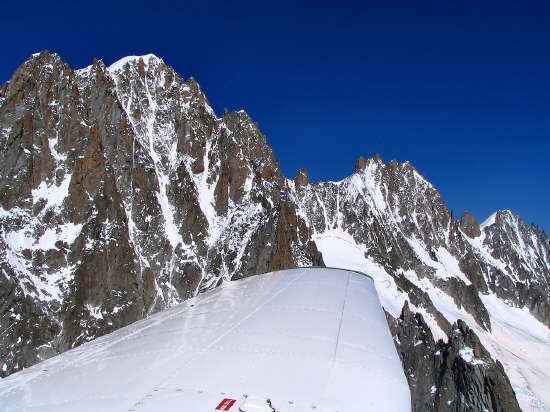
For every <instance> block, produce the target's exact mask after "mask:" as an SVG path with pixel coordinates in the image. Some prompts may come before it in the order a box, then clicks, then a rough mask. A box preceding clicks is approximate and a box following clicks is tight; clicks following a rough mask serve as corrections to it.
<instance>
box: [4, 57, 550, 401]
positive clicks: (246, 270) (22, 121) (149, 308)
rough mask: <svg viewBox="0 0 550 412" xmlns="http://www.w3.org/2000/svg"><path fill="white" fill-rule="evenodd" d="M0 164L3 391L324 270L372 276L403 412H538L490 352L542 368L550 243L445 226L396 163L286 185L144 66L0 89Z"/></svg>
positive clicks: (255, 141)
mask: <svg viewBox="0 0 550 412" xmlns="http://www.w3.org/2000/svg"><path fill="white" fill-rule="evenodd" d="M0 148H1V149H0V150H1V152H0V169H1V170H2V174H1V178H0V230H1V232H0V330H2V331H3V333H2V334H1V335H0V348H1V353H2V357H1V359H0V360H1V362H0V369H1V370H0V374H1V375H2V376H6V375H9V374H10V373H13V372H15V371H17V370H19V369H21V368H23V367H26V366H29V365H32V364H34V363H36V362H38V361H40V360H42V359H45V358H48V357H50V356H53V355H55V354H56V353H60V352H63V351H65V350H67V349H70V348H72V347H74V346H77V345H79V344H81V343H83V342H86V341H88V340H91V339H93V338H95V337H98V336H100V335H103V334H105V333H108V332H111V331H113V330H116V329H117V328H119V327H122V326H125V325H127V324H129V323H131V322H134V321H136V320H138V319H141V318H143V317H146V316H147V315H148V314H150V313H152V312H155V311H158V310H162V309H164V308H167V307H170V306H172V305H175V304H177V303H179V302H181V301H183V300H185V299H187V298H189V297H191V296H194V295H196V294H197V293H200V292H202V291H205V290H208V289H210V288H213V287H215V286H217V285H219V284H220V283H221V282H224V281H228V280H231V279H239V278H242V277H245V276H250V275H254V274H258V273H263V272H267V271H271V270H277V269H284V268H291V267H297V266H312V265H324V264H327V265H337V266H346V267H351V268H355V269H359V270H363V271H365V272H369V274H371V275H373V277H374V278H375V283H376V286H377V290H378V293H379V295H380V298H381V301H382V304H383V305H384V308H385V309H386V311H387V316H388V323H389V324H390V328H391V330H392V334H393V335H394V339H395V342H396V347H397V349H398V351H399V353H400V356H401V358H402V361H403V365H404V369H405V372H406V374H407V377H408V379H409V383H410V386H411V394H412V399H413V404H414V407H415V410H417V411H436V410H437V411H470V410H471V411H474V410H487V411H515V410H519V407H518V400H519V401H520V404H521V405H520V406H521V407H522V408H524V409H525V408H526V407H527V406H529V405H531V406H532V405H535V406H533V408H532V409H531V410H550V400H548V399H546V398H544V395H541V394H540V393H538V392H536V390H535V389H533V388H534V387H535V386H536V385H535V384H534V383H536V381H535V380H534V379H536V376H535V375H537V373H539V372H540V371H538V370H537V371H536V373H535V372H533V374H532V375H530V371H531V370H532V369H533V368H535V367H536V359H535V360H533V359H534V358H530V357H529V356H523V355H521V356H516V357H520V358H521V359H522V360H521V361H518V362H520V363H514V362H515V360H513V359H515V358H513V356H512V355H509V354H510V353H512V354H515V352H514V351H516V350H517V349H516V348H515V347H513V346H510V345H512V344H511V343H510V344H509V345H508V343H507V342H508V341H506V342H505V343H502V342H503V341H502V339H501V338H502V336H504V335H503V333H504V332H503V331H505V330H506V322H505V321H506V319H508V318H509V319H519V320H518V321H517V322H516V323H514V325H518V324H519V323H521V322H524V321H525V322H528V325H527V326H526V328H531V329H526V331H523V330H522V335H521V336H520V335H518V336H519V340H520V341H521V339H524V338H525V340H524V341H521V342H524V343H525V345H539V346H536V349H537V350H540V351H539V352H537V353H539V355H540V354H543V359H549V360H550V333H548V330H549V329H548V327H549V326H550V301H549V295H550V242H549V240H548V237H547V236H546V234H545V233H543V232H542V231H540V230H539V229H538V228H536V227H534V226H532V225H526V224H524V223H523V222H522V220H521V218H519V217H518V216H516V215H515V214H513V213H512V212H509V211H499V212H497V213H495V214H494V215H493V216H491V218H489V219H488V220H487V221H486V222H484V223H482V224H479V223H478V222H477V220H476V219H475V217H474V216H472V215H471V214H469V213H467V212H465V213H464V214H463V216H462V218H461V219H460V220H455V218H454V217H453V214H452V212H451V211H449V210H448V208H447V206H446V205H445V202H444V201H443V200H442V199H441V196H440V195H439V193H438V191H437V190H436V189H435V188H434V187H433V186H432V185H431V184H430V183H429V182H427V181H426V180H425V179H424V178H423V177H422V176H421V175H420V174H419V173H418V172H417V171H416V170H415V169H414V167H413V166H412V165H411V164H410V163H408V162H407V163H397V162H394V161H392V162H389V163H384V162H383V161H382V159H381V158H380V156H374V157H371V158H364V157H361V158H359V159H358V161H357V162H356V165H355V172H354V173H353V174H352V175H351V176H349V177H348V178H346V179H344V180H342V181H340V182H320V183H311V182H310V180H309V177H308V175H307V171H305V170H300V171H299V172H298V174H297V176H296V178H295V179H294V180H289V179H286V178H285V177H284V176H283V174H282V172H281V170H280V167H279V164H278V162H277V160H276V159H275V157H274V154H273V151H272V150H271V148H270V147H269V145H268V144H267V142H266V138H265V136H264V135H263V134H262V133H261V131H260V130H259V128H258V125H257V124H256V123H254V122H253V121H252V119H250V117H249V116H248V115H247V114H246V113H245V112H244V111H239V112H225V113H224V114H223V116H222V117H217V116H216V114H215V113H214V111H213V110H212V108H211V107H210V105H209V102H208V100H207V98H206V96H205V95H204V93H203V92H202V91H201V89H200V87H199V85H198V83H197V82H196V81H195V80H194V79H192V78H191V79H188V80H184V79H183V78H182V77H181V76H179V75H178V74H177V73H175V72H174V70H173V69H172V68H170V67H169V66H167V65H166V64H164V62H163V61H162V60H161V59H159V58H158V57H156V56H153V55H147V56H137V57H127V58H124V59H122V60H120V61H119V62H117V63H115V64H113V65H111V66H109V67H106V66H105V65H104V64H103V63H102V62H101V61H94V62H93V64H92V65H91V66H89V67H87V68H84V69H81V70H73V69H71V68H70V67H69V66H68V65H67V64H66V63H64V62H63V61H62V60H61V59H60V58H59V56H57V55H55V54H50V53H47V52H42V53H40V54H36V55H33V56H32V57H31V58H30V59H29V60H28V61H27V62H25V63H24V64H23V65H22V66H21V67H20V68H19V69H18V70H17V71H16V73H15V74H14V75H13V77H12V78H11V79H10V81H9V82H8V83H6V84H5V85H3V86H2V87H1V88H0ZM509 315H510V316H509ZM512 315H513V316H512ZM520 321H521V322H520ZM525 322H524V323H525ZM510 327H511V328H512V324H511V326H510ZM514 327H515V326H514ZM535 329H536V330H535ZM514 330H515V329H514ZM531 332H532V336H531ZM545 333H546V334H548V335H547V336H548V339H549V340H546V341H545V336H546V335H545ZM514 336H515V335H514ZM531 337H532V339H531ZM522 344H523V343H522ZM503 345H504V346H503ZM506 345H508V346H506ZM545 345H546V346H545ZM524 347H528V348H531V346H522V348H524ZM522 350H523V349H522ZM531 352H532V353H535V352H536V351H531ZM540 356H542V355H540ZM544 356H546V357H544ZM518 365H519V366H518ZM522 368H523V369H522ZM517 370H520V371H521V373H520V375H521V376H523V378H518V377H517V376H518V374H517V373H515V372H516V371H517ZM510 372H513V373H515V374H514V375H510V379H509V377H508V376H507V375H508V374H509V373H510ZM541 373H542V372H541ZM521 379H524V380H521ZM530 379H531V380H530ZM525 382H527V383H525ZM531 382H533V384H532V385H531ZM514 391H516V394H518V393H519V396H518V400H516V394H515V393H514ZM518 391H519V392H518ZM526 405H527V406H526Z"/></svg>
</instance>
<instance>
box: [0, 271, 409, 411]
mask: <svg viewBox="0 0 550 412" xmlns="http://www.w3.org/2000/svg"><path fill="white" fill-rule="evenodd" d="M220 410H221V411H231V412H237V411H239V410H240V411H243V412H273V411H277V412H303V411H308V412H354V411H358V412H368V411H376V412H406V411H410V393H409V387H408V385H407V380H406V379H405V376H404V374H403V370H402V366H401V362H400V360H399V357H398V355H397V352H396V350H395V347H394V344H393V340H392V337H391V336H390V333H389V330H388V325H387V323H386V319H385V316H384V313H383V310H382V307H381V306H380V302H379V300H378V296H377V294H376V290H375V288H374V284H373V282H372V280H371V279H370V278H369V277H367V276H365V275H363V274H360V273H357V272H352V271H347V270H341V269H327V268H303V269H292V270H284V271H279V272H273V273H268V274H263V275H259V276H253V277H250V278H246V279H243V280H239V281H233V282H227V283H225V284H224V285H222V286H221V287H219V288H217V289H214V290H212V291H210V292H207V293H204V294H201V295H199V296H197V297H196V298H193V299H190V300H188V301H185V302H184V303H182V304H180V305H178V306H175V307H174V308H171V309H168V310H166V311H163V312H160V313H157V314H155V315H152V316H150V317H149V318H147V319H144V320H141V321H139V322H136V323H134V324H131V325H129V326H127V327H125V328H122V329H119V330H117V331H116V332H113V333H111V334H108V335H105V336H103V337H101V338H98V339H96V340H94V341H92V342H89V343H86V344H83V345H81V346H79V347H78V348H76V349H73V350H70V351H67V352H65V353H63V354H61V355H58V356H56V357H53V358H51V359H48V360H46V361H43V362H41V363H39V364H37V365H34V366H32V367H30V368H28V369H25V370H23V371H20V372H18V373H15V374H13V375H11V376H9V377H7V378H5V379H3V380H1V381H0V411H5V412H11V411H28V412H35V411H41V412H66V411H94V412H97V411H106V412H108V411H117V412H118V411H121V412H126V411H136V412H138V411H139V412H142V411H143V412H145V411H155V412H157V411H158V412H160V411H184V412H210V411H220Z"/></svg>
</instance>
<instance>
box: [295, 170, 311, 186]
mask: <svg viewBox="0 0 550 412" xmlns="http://www.w3.org/2000/svg"><path fill="white" fill-rule="evenodd" d="M294 182H295V183H296V185H297V186H306V185H308V184H309V174H308V172H307V169H299V170H298V173H296V177H295V178H294Z"/></svg>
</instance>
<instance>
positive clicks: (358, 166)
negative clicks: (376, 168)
mask: <svg viewBox="0 0 550 412" xmlns="http://www.w3.org/2000/svg"><path fill="white" fill-rule="evenodd" d="M366 168H367V159H366V158H365V157H364V156H359V158H358V159H357V160H356V161H355V173H358V172H360V171H362V170H365V169H366Z"/></svg>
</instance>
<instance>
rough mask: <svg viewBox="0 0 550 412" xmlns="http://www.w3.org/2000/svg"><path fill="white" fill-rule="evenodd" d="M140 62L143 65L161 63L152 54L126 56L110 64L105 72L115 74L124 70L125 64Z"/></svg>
mask: <svg viewBox="0 0 550 412" xmlns="http://www.w3.org/2000/svg"><path fill="white" fill-rule="evenodd" d="M140 60H143V62H144V63H145V64H148V63H150V62H151V60H153V61H156V62H161V63H162V62H163V61H162V59H161V58H160V57H157V56H155V55H154V54H151V53H150V54H144V55H143V56H126V57H123V58H122V59H120V60H117V61H116V62H114V63H113V64H111V65H110V66H109V67H108V68H107V70H108V71H109V72H117V71H119V70H122V69H123V68H124V66H126V64H128V63H134V62H139V61H140Z"/></svg>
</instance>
